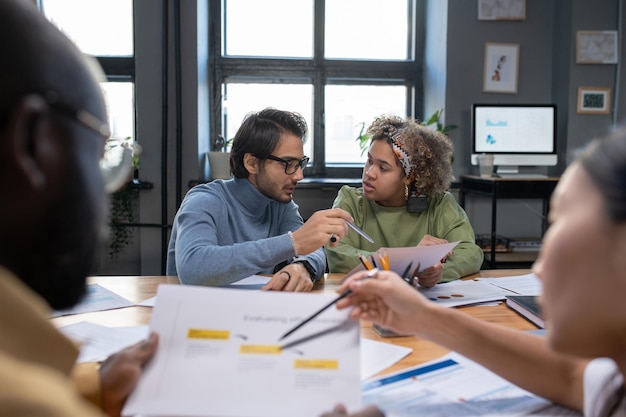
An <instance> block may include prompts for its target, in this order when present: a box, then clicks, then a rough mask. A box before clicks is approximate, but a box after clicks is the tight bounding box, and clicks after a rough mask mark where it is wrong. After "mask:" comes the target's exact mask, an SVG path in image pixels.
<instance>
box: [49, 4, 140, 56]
mask: <svg viewBox="0 0 626 417" xmlns="http://www.w3.org/2000/svg"><path fill="white" fill-rule="evenodd" d="M41 3H42V9H43V11H44V14H45V15H46V17H47V18H48V19H49V20H50V21H52V22H53V23H54V24H55V25H56V26H57V27H58V28H59V29H61V30H62V31H63V32H64V33H65V34H66V35H67V36H68V37H69V38H70V39H72V40H73V41H74V42H75V43H76V45H77V46H78V48H79V49H80V50H81V51H82V52H83V53H86V54H89V55H94V56H132V55H133V2H132V1H131V0H89V1H85V0H41Z"/></svg>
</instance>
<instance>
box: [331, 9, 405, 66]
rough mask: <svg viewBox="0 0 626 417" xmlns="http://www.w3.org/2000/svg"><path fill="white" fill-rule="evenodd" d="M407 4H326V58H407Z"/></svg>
mask: <svg viewBox="0 0 626 417" xmlns="http://www.w3.org/2000/svg"><path fill="white" fill-rule="evenodd" d="M408 1H410V0H385V1H380V0H333V1H327V2H326V26H325V30H326V43H325V46H324V48H325V55H326V58H349V59H380V60H382V59H392V60H406V59H410V58H411V57H409V56H407V53H408V52H407V51H408V39H409V36H410V35H411V34H410V33H409V32H408V31H409V26H408V19H409V17H408V11H409V6H408Z"/></svg>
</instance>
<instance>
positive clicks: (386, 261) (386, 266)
mask: <svg viewBox="0 0 626 417" xmlns="http://www.w3.org/2000/svg"><path fill="white" fill-rule="evenodd" d="M382 252H383V253H382V255H379V258H380V263H381V264H383V269H384V270H385V271H389V255H387V251H386V250H385V249H383V251H382Z"/></svg>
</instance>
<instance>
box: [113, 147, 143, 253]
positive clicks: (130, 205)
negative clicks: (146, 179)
mask: <svg viewBox="0 0 626 417" xmlns="http://www.w3.org/2000/svg"><path fill="white" fill-rule="evenodd" d="M130 139H131V138H125V139H123V140H119V139H109V141H108V142H107V147H106V149H107V152H112V153H115V152H116V151H119V150H120V149H122V148H124V147H129V146H130V148H131V149H132V156H133V157H132V162H130V164H132V170H137V169H138V168H139V154H140V152H141V147H140V146H139V145H138V144H137V143H136V142H135V143H133V144H132V145H129V143H130ZM120 163H122V164H123V163H128V162H125V161H124V159H123V158H122V160H121V162H120ZM130 172H132V171H129V173H130ZM140 188H142V186H140V184H138V183H137V182H136V181H135V180H134V179H133V178H128V180H127V181H126V183H125V184H124V185H123V186H122V187H121V188H119V189H118V190H117V191H115V192H113V193H112V194H111V198H110V207H109V230H110V235H109V257H110V258H111V259H115V258H117V256H118V255H119V253H120V252H121V251H122V250H123V249H124V248H125V247H126V246H128V245H129V244H130V243H131V242H132V237H133V230H132V227H131V226H129V224H132V223H134V222H135V211H136V210H135V209H136V204H137V200H138V197H139V189H140ZM144 188H145V186H144Z"/></svg>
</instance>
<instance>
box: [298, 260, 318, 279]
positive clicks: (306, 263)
mask: <svg viewBox="0 0 626 417" xmlns="http://www.w3.org/2000/svg"><path fill="white" fill-rule="evenodd" d="M292 263H294V264H302V266H303V267H304V269H306V270H307V272H308V273H309V275H310V276H311V281H313V284H315V282H316V281H317V271H315V268H313V265H311V263H310V262H309V261H307V260H306V259H297V260H295V261H293V262H292Z"/></svg>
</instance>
